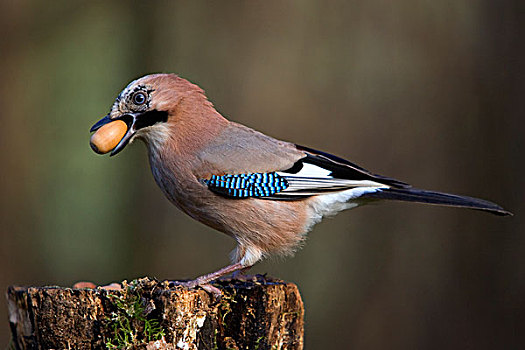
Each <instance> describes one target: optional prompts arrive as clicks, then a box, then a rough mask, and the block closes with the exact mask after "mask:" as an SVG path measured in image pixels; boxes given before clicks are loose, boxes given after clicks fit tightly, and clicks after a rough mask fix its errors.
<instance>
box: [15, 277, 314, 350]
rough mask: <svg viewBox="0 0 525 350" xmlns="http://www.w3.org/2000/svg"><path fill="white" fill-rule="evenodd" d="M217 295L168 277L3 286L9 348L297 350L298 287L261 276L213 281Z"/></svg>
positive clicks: (300, 343) (299, 340)
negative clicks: (113, 284)
mask: <svg viewBox="0 0 525 350" xmlns="http://www.w3.org/2000/svg"><path fill="white" fill-rule="evenodd" d="M214 286H216V287H218V288H219V289H221V291H222V293H223V295H222V297H219V298H218V297H216V296H213V295H211V294H208V293H207V292H205V291H204V290H202V289H192V290H188V289H185V288H183V287H172V288H170V285H169V283H168V282H167V281H165V282H158V281H155V280H151V279H149V278H142V279H139V280H135V281H133V282H130V283H126V281H124V282H123V283H122V289H121V290H105V289H102V288H96V289H88V288H85V289H75V288H61V287H10V288H9V289H8V291H7V300H8V308H9V323H10V326H11V331H12V345H13V347H14V348H15V349H302V348H303V315H304V309H303V303H302V300H301V296H300V294H299V291H298V289H297V286H296V285H295V284H292V283H285V282H282V281H279V280H267V279H264V278H262V277H260V276H259V277H258V278H257V279H254V281H250V282H241V281H236V280H233V281H221V282H217V283H215V284H214Z"/></svg>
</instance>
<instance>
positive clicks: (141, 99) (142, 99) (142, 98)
mask: <svg viewBox="0 0 525 350" xmlns="http://www.w3.org/2000/svg"><path fill="white" fill-rule="evenodd" d="M147 100H148V99H147V97H146V94H145V93H143V92H137V93H135V94H134V95H133V103H134V104H136V105H137V106H140V105H143V104H144V103H146V101H147Z"/></svg>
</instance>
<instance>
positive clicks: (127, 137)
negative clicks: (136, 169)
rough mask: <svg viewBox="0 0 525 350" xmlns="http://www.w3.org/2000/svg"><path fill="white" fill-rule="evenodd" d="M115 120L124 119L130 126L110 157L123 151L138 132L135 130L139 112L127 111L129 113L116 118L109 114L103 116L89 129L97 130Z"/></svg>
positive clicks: (91, 130)
mask: <svg viewBox="0 0 525 350" xmlns="http://www.w3.org/2000/svg"><path fill="white" fill-rule="evenodd" d="M115 120H122V121H123V122H124V123H126V125H127V126H128V130H127V131H126V134H124V137H122V139H121V140H120V142H119V143H118V144H117V145H116V146H115V148H113V150H112V151H111V153H110V155H109V156H110V157H111V156H114V155H115V154H117V153H119V152H120V151H122V150H123V149H124V147H126V145H127V144H128V143H129V141H130V140H131V138H132V137H133V135H135V132H136V130H135V122H136V121H137V114H135V113H127V114H124V115H122V116H120V117H117V118H114V119H111V118H110V117H109V114H108V115H106V116H105V117H104V118H102V119H100V120H99V121H98V122H96V123H95V125H93V126H92V127H91V129H90V130H89V131H90V132H94V131H97V130H98V129H100V128H101V127H103V126H104V125H106V124H108V123H111V122H113V121H115Z"/></svg>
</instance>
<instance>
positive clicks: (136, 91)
mask: <svg viewBox="0 0 525 350" xmlns="http://www.w3.org/2000/svg"><path fill="white" fill-rule="evenodd" d="M195 95H196V96H200V97H201V98H204V99H205V97H204V94H203V91H202V90H201V89H200V88H199V87H198V86H197V85H194V84H192V83H190V82H189V81H187V80H185V79H182V78H180V77H178V76H177V75H175V74H151V75H146V76H144V77H142V78H139V79H137V80H135V81H133V82H131V83H130V84H129V85H128V86H127V87H126V88H124V90H122V92H121V93H120V94H119V95H118V97H117V99H116V100H115V102H114V103H113V106H112V107H111V110H110V112H109V113H108V114H107V115H106V116H105V117H104V118H102V119H101V120H99V121H98V122H97V123H95V125H93V126H92V127H91V130H90V131H91V132H95V133H94V134H93V135H92V137H91V147H92V148H93V150H94V151H95V152H97V153H100V154H104V153H108V152H111V156H113V155H115V154H117V153H119V152H120V151H122V150H123V149H124V148H125V147H126V145H127V144H128V143H129V142H130V141H132V140H133V139H135V138H141V139H143V140H144V141H146V143H148V144H156V143H161V142H163V141H164V140H165V139H166V138H167V137H168V136H169V133H170V125H172V124H174V123H175V122H176V120H175V119H176V118H177V115H178V114H177V107H178V105H179V103H180V101H181V100H183V99H184V98H185V97H188V96H195Z"/></svg>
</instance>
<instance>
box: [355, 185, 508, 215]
mask: <svg viewBox="0 0 525 350" xmlns="http://www.w3.org/2000/svg"><path fill="white" fill-rule="evenodd" d="M363 197H366V198H377V199H393V200H399V201H407V202H418V203H426V204H435V205H447V206H451V207H462V208H469V209H476V210H484V211H488V212H490V213H492V214H496V215H512V213H511V212H509V211H506V210H505V209H503V208H502V207H500V206H499V205H497V204H494V203H492V202H489V201H486V200H483V199H478V198H472V197H465V196H457V195H455V194H449V193H440V192H432V191H425V190H419V189H416V188H388V189H384V190H381V191H377V192H373V193H368V194H366V195H364V196H363Z"/></svg>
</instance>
